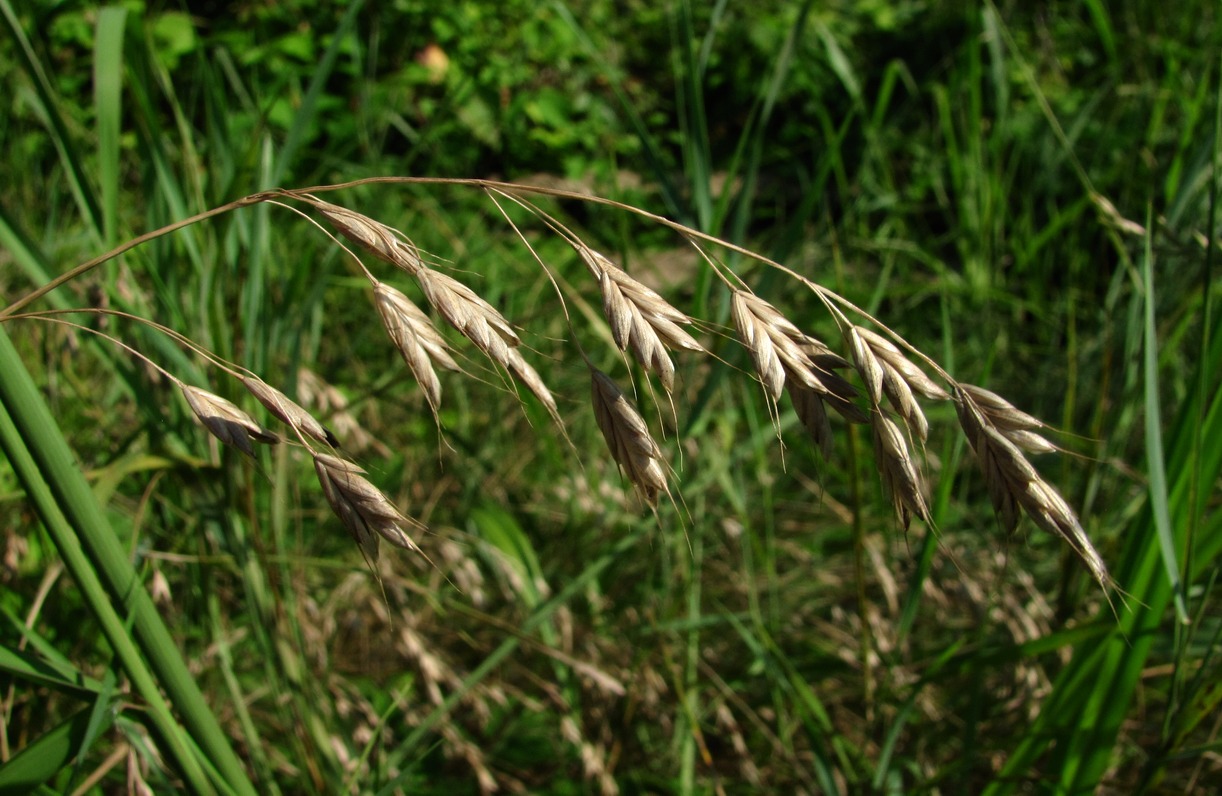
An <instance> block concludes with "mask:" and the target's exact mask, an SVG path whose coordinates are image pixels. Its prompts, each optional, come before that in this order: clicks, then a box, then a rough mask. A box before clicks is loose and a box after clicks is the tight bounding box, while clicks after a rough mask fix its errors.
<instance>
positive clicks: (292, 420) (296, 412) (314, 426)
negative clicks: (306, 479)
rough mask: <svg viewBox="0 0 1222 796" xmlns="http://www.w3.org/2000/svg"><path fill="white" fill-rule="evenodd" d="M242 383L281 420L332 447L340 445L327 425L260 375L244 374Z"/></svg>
mask: <svg viewBox="0 0 1222 796" xmlns="http://www.w3.org/2000/svg"><path fill="white" fill-rule="evenodd" d="M242 385H243V386H244V387H246V390H247V391H248V392H249V393H250V394H251V395H253V396H254V397H255V399H256V400H258V402H259V403H261V404H263V405H264V406H265V407H267V411H269V412H271V413H272V414H273V415H275V416H276V417H277V418H278V419H279V420H280V421H281V422H283V423H285V424H287V425H288V426H289V427H291V428H295V429H297V430H298V431H300V432H301V433H302V434H305V435H306V436H308V437H313V438H314V439H316V440H318V441H319V442H321V443H323V444H325V445H330V446H331V447H332V448H338V447H339V440H337V439H336V438H335V435H334V434H332V433H331V432H330V431H329V430H328V429H327V427H326V426H324V425H323V424H322V423H320V422H318V420H317V419H316V418H315V417H314V416H313V415H311V414H310V413H309V412H307V411H306V410H305V409H303V408H302V407H301V406H300V405H299V404H298V403H297V402H296V401H293V400H292V399H291V398H289V397H288V396H287V395H285V394H284V393H282V392H280V391H279V390H277V389H276V388H275V387H272V386H271V385H270V384H267V383H266V382H264V381H263V380H262V379H260V378H259V377H258V376H253V375H252V376H243V377H242Z"/></svg>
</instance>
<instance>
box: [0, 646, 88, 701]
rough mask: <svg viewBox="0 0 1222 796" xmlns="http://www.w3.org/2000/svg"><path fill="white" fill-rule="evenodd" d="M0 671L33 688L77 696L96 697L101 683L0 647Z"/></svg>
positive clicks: (66, 667)
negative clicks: (35, 686) (38, 687)
mask: <svg viewBox="0 0 1222 796" xmlns="http://www.w3.org/2000/svg"><path fill="white" fill-rule="evenodd" d="M0 672H4V673H5V674H6V675H8V676H9V677H13V678H16V679H18V680H23V681H25V682H27V683H31V684H33V685H38V686H42V687H44V688H51V689H54V690H56V691H62V692H63V693H66V694H71V695H73V696H80V697H91V696H94V695H96V694H97V693H98V692H99V691H100V690H101V688H102V684H101V683H100V682H99V681H97V680H95V679H94V678H92V677H88V676H87V675H85V674H82V673H81V672H79V671H77V670H76V669H74V668H72V667H70V666H64V665H61V664H59V663H56V662H54V661H49V660H47V659H45V658H40V657H37V656H35V655H31V654H30V653H28V652H23V651H21V650H14V649H9V648H8V647H0Z"/></svg>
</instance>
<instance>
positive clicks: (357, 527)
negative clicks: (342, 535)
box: [313, 453, 424, 561]
mask: <svg viewBox="0 0 1222 796" xmlns="http://www.w3.org/2000/svg"><path fill="white" fill-rule="evenodd" d="M313 456H314V472H315V473H316V474H317V475H318V483H319V484H320V485H321V486H322V491H323V495H324V496H326V498H327V502H328V503H330V504H331V509H332V510H333V511H334V512H335V515H336V516H337V517H339V520H340V523H342V524H343V526H344V528H345V529H346V530H347V531H348V533H349V534H351V535H352V538H353V539H355V540H356V541H357V544H359V545H360V547H361V550H362V552H363V553H364V554H365V556H366V557H367V558H368V559H369V560H370V561H376V560H377V557H378V537H381V538H383V539H385V540H386V541H388V542H390V543H391V544H393V545H395V546H396V547H402V548H403V549H404V550H414V551H418V550H419V549H420V548H418V547H417V546H416V543H415V542H414V541H412V538H411V537H410V536H409V535H408V534H407V532H406V531H405V530H404V528H405V527H407V528H411V529H413V530H415V531H423V530H424V526H423V525H422V524H421V523H419V522H417V521H416V520H413V519H411V518H409V517H405V516H403V514H402V513H401V512H400V511H399V509H398V508H396V507H395V505H394V504H393V503H391V502H390V500H389V499H388V498H387V497H386V495H385V494H383V493H382V491H381V490H380V489H378V488H377V487H375V486H374V485H373V484H371V483H370V482H369V480H368V479H367V478H365V475H364V474H365V471H364V470H363V469H361V468H360V467H358V466H357V465H355V464H353V463H352V462H350V461H347V460H345V459H341V458H339V457H337V456H331V455H330V454H326V453H315V454H313Z"/></svg>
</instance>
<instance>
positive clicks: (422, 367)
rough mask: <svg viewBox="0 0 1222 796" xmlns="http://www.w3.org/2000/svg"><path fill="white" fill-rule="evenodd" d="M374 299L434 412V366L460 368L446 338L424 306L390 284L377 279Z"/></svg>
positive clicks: (437, 398)
mask: <svg viewBox="0 0 1222 796" xmlns="http://www.w3.org/2000/svg"><path fill="white" fill-rule="evenodd" d="M373 299H374V305H375V306H376V307H377V308H378V314H379V315H381V316H382V324H383V325H384V326H385V327H386V332H387V334H389V335H390V339H391V342H393V343H394V344H395V348H397V349H399V354H400V355H401V356H402V357H403V361H404V362H405V363H407V367H408V369H409V370H411V372H412V376H414V377H415V379H416V382H417V383H418V384H419V385H420V388H421V389H422V390H424V397H425V400H427V401H428V404H429V408H431V409H432V410H433V414H434V415H436V414H437V410H438V408H439V407H440V406H441V380H440V379H438V378H437V371H436V370H435V369H434V367H433V366H434V365H436V366H437V367H440V368H444V369H445V370H451V371H459V370H461V368H459V367H458V363H457V362H455V361H454V358H453V357H452V356H451V355H450V348H449V346H448V345H447V344H446V341H445V338H444V337H442V336H441V333H440V332H438V331H437V327H435V326H433V322H432V321H430V320H429V317H428V316H427V315H425V314H424V311H423V310H421V309H420V308H419V307H417V306H416V305H415V304H413V303H412V302H411V300H410V299H408V297H407V296H405V295H403V294H402V293H400V292H399V291H398V290H396V289H395V288H393V287H391V286H390V285H387V284H385V283H384V282H378V283H376V284H375V285H374V288H373Z"/></svg>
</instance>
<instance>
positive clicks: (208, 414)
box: [179, 383, 280, 458]
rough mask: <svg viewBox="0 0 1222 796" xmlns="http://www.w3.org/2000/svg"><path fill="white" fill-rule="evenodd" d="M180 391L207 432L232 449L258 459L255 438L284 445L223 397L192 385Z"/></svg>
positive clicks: (269, 443)
mask: <svg viewBox="0 0 1222 796" xmlns="http://www.w3.org/2000/svg"><path fill="white" fill-rule="evenodd" d="M179 387H180V388H181V389H182V394H183V397H184V398H186V399H187V404H188V405H189V406H190V407H191V411H192V412H194V413H195V416H196V417H198V418H199V421H200V422H201V423H203V424H204V428H206V429H208V431H209V433H211V434H212V436H214V437H216V438H217V439H219V440H220V441H221V442H223V443H225V444H226V445H231V446H233V447H235V448H237V449H238V450H240V451H241V452H242V453H245V454H246V455H247V456H250V457H251V458H254V455H255V449H254V446H253V445H251V443H250V440H251V438H252V437H253V438H254V439H256V440H258V441H259V442H263V443H266V444H268V445H275V444H276V443H277V442H279V441H280V438H279V437H277V436H276V435H275V434H273V433H272V432H270V431H268V430H267V429H265V428H263V427H262V426H260V425H259V424H258V423H256V422H255V421H254V419H253V418H251V416H250V415H248V414H246V413H245V412H243V411H242V410H241V409H239V408H238V407H236V406H234V404H232V403H231V402H229V401H227V400H225V399H224V398H222V397H221V396H219V395H214V394H212V393H210V392H208V391H207V390H201V389H200V388H199V387H192V386H191V385H190V384H182V383H179Z"/></svg>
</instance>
